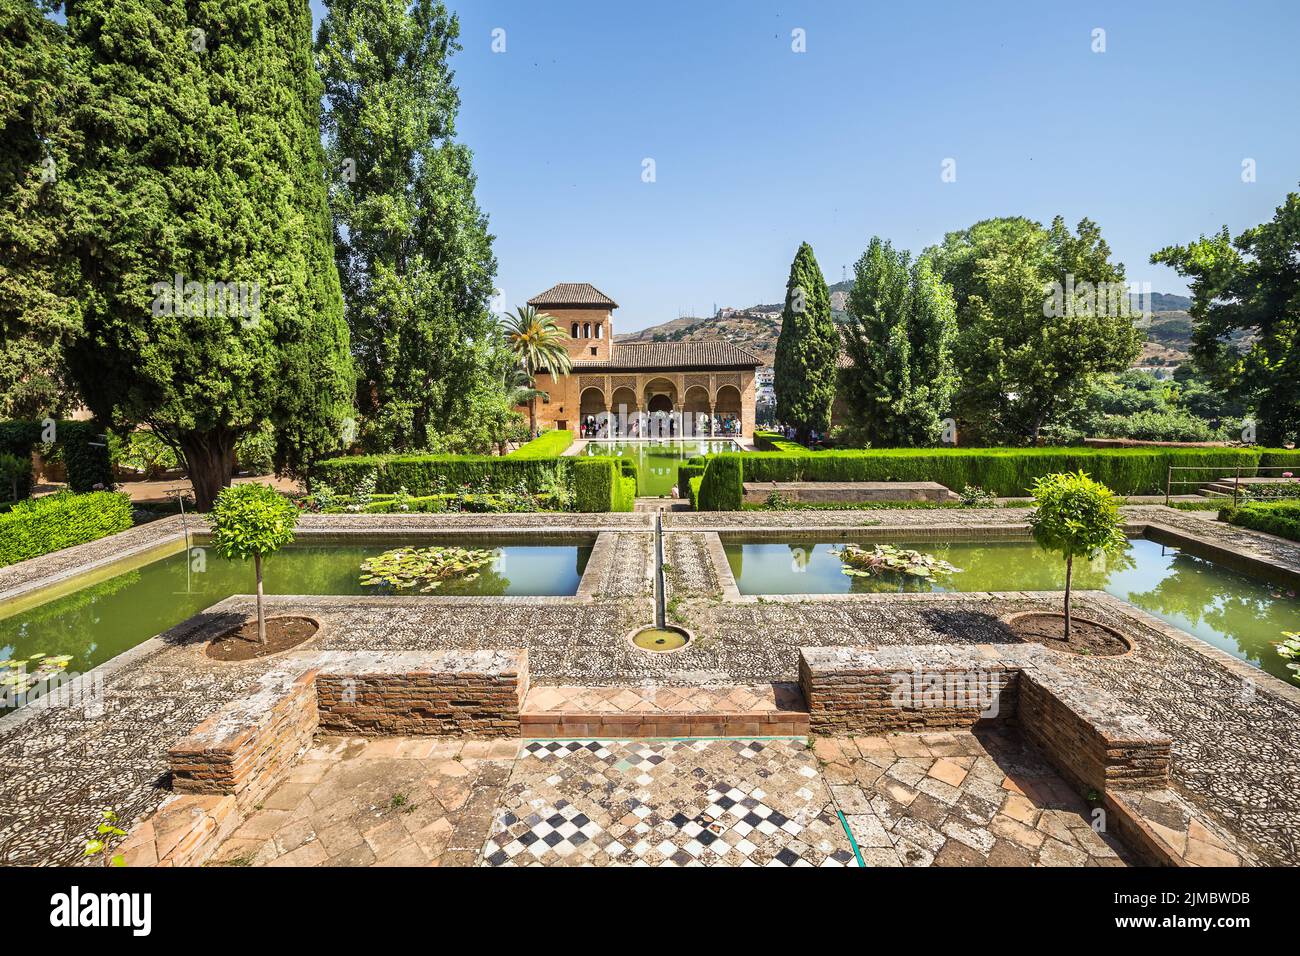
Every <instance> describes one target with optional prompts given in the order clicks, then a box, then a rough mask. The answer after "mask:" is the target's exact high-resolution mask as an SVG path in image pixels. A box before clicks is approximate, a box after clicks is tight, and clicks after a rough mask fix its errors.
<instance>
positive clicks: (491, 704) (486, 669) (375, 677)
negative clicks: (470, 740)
mask: <svg viewBox="0 0 1300 956" xmlns="http://www.w3.org/2000/svg"><path fill="white" fill-rule="evenodd" d="M326 657H327V659H325V660H322V661H321V663H320V665H319V673H318V674H317V676H316V706H317V711H318V713H319V715H320V727H321V730H323V731H327V732H329V733H338V734H358V735H380V736H394V737H396V736H404V737H405V736H445V735H467V736H474V737H518V736H519V735H520V727H519V711H520V708H521V706H522V704H523V700H524V696H525V695H526V694H527V693H528V654H527V652H526V651H522V650H520V651H440V652H437V653H433V654H430V653H427V652H419V651H412V652H400V653H392V652H356V653H345V652H339V653H337V654H329V655H327V656H326Z"/></svg>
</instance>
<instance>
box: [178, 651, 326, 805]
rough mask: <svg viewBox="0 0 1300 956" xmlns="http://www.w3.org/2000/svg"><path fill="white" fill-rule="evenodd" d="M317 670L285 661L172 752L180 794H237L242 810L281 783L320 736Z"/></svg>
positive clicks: (203, 724) (201, 725) (235, 795)
mask: <svg viewBox="0 0 1300 956" xmlns="http://www.w3.org/2000/svg"><path fill="white" fill-rule="evenodd" d="M315 677H316V672H315V670H314V669H311V668H304V667H303V666H302V665H301V664H292V663H286V664H282V665H280V666H279V667H277V668H276V669H275V670H272V671H269V672H268V673H266V674H265V675H263V676H262V677H261V678H260V679H259V681H258V684H257V687H256V689H255V690H254V691H253V692H252V693H251V694H249V695H248V696H246V697H241V698H239V699H237V700H234V701H231V702H230V703H228V704H226V706H225V707H223V708H222V709H221V710H219V711H217V713H216V714H214V715H213V716H211V717H209V718H208V719H207V720H205V721H204V722H203V723H201V724H199V726H198V727H196V728H194V730H193V732H192V733H191V734H190V735H189V736H188V737H186V738H185V739H183V740H181V741H179V742H178V743H176V744H175V745H174V746H173V747H172V748H171V751H170V752H169V762H170V765H171V772H172V789H173V790H174V791H175V792H177V793H191V794H196V793H206V794H233V795H234V797H235V800H236V802H237V803H238V804H239V807H240V809H242V810H247V809H248V808H249V807H251V806H253V805H255V804H257V803H258V802H260V800H261V798H262V797H264V796H265V795H266V794H267V793H269V792H270V791H271V789H272V788H274V787H275V785H276V784H277V783H279V782H280V779H281V777H282V776H283V775H284V773H285V772H286V771H287V770H288V769H289V767H290V766H292V764H293V762H294V761H295V760H296V759H297V758H298V755H299V754H301V753H302V752H303V751H304V750H306V749H307V748H308V747H309V746H310V745H311V741H312V737H313V736H314V735H315V733H316V727H317V719H316V689H315Z"/></svg>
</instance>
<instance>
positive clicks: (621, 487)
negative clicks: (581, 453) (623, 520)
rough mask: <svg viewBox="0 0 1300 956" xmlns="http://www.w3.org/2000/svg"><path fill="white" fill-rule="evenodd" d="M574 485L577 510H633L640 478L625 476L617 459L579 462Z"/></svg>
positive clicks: (597, 458) (576, 466)
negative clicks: (637, 482)
mask: <svg viewBox="0 0 1300 956" xmlns="http://www.w3.org/2000/svg"><path fill="white" fill-rule="evenodd" d="M573 485H574V500H575V501H574V510H575V511H582V512H588V513H598V512H605V511H631V510H632V509H633V508H634V507H635V506H636V478H635V477H629V476H628V475H626V474H624V473H623V469H622V467H621V466H620V465H619V460H618V459H617V458H603V457H594V456H593V457H590V458H579V459H577V462H576V463H575V465H574V468H573Z"/></svg>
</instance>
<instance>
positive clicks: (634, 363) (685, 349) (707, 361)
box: [573, 340, 763, 370]
mask: <svg viewBox="0 0 1300 956" xmlns="http://www.w3.org/2000/svg"><path fill="white" fill-rule="evenodd" d="M612 352H613V357H612V358H610V359H608V360H605V359H579V360H578V361H575V362H574V363H573V367H574V368H575V369H586V370H591V369H619V370H624V369H626V370H632V369H705V368H755V367H757V366H759V365H762V364H763V360H762V359H761V358H759V357H758V356H757V355H755V354H754V353H753V352H750V351H748V350H747V349H742V348H740V347H739V346H736V345H732V344H731V343H730V342H723V341H720V340H719V341H703V342H629V343H627V344H622V343H618V342H615V343H614V344H613V347H612Z"/></svg>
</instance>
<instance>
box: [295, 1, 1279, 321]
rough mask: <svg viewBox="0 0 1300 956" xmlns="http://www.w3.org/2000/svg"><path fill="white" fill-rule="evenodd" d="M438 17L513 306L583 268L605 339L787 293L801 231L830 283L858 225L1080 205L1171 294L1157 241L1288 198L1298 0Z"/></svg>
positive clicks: (712, 7)
mask: <svg viewBox="0 0 1300 956" xmlns="http://www.w3.org/2000/svg"><path fill="white" fill-rule="evenodd" d="M312 2H313V8H314V9H315V10H316V12H317V15H318V17H319V15H320V14H321V11H322V9H323V6H324V4H323V3H322V0H312ZM450 6H451V7H452V9H454V10H455V11H456V12H457V13H458V14H459V16H460V20H461V40H462V44H463V46H464V50H463V52H461V53H460V54H458V55H457V56H456V57H455V59H454V60H453V64H454V67H455V70H456V82H457V84H458V86H459V88H460V91H461V97H462V100H463V106H462V109H461V114H460V120H459V126H460V130H459V132H460V138H461V139H462V140H463V141H464V142H466V143H468V144H469V146H470V147H471V148H472V149H473V150H474V154H475V169H476V171H477V173H478V177H479V188H478V195H479V201H480V203H481V204H482V206H483V208H484V209H485V210H486V211H487V213H488V215H489V217H490V220H491V227H492V231H493V233H494V234H495V235H496V237H497V240H496V250H497V256H498V258H499V261H500V273H499V279H498V282H499V284H500V286H501V288H502V290H503V292H504V293H505V297H506V301H507V303H508V304H509V305H510V306H512V307H513V306H514V305H516V304H522V302H523V301H524V300H525V299H527V298H528V297H529V296H530V295H533V294H535V293H537V292H539V291H541V290H542V289H545V288H547V287H548V286H550V285H551V284H553V283H555V282H576V281H589V282H592V283H594V284H595V285H597V286H599V287H600V288H601V289H602V290H603V291H605V292H606V293H608V294H609V295H611V296H613V297H614V298H615V299H616V300H617V301H618V302H619V304H620V306H621V308H620V309H619V311H618V312H616V313H615V321H616V323H617V325H616V327H617V328H618V329H619V330H622V331H630V330H633V329H637V328H641V327H644V326H646V325H651V324H654V323H657V322H662V321H665V320H668V319H672V318H675V317H676V316H677V315H679V314H681V313H683V312H685V313H692V314H708V313H710V312H711V310H712V308H713V306H714V304H715V303H716V304H717V305H719V306H722V305H731V306H745V305H752V304H755V303H757V302H775V301H779V300H780V299H781V297H782V295H783V292H784V286H785V278H786V273H787V271H788V269H789V264H790V260H791V259H792V257H793V256H794V252H795V250H796V248H797V247H798V245H799V243H800V242H801V241H805V240H806V241H808V242H810V243H811V244H812V246H813V248H814V250H815V251H816V253H817V256H818V259H819V261H820V263H821V266H822V270H823V271H824V272H825V274H826V277H827V279H828V281H832V282H833V281H837V280H838V279H839V278H840V277H841V274H842V268H844V267H848V268H849V270H850V274H851V269H852V263H853V261H854V260H855V259H856V258H857V257H858V256H859V255H860V254H861V252H862V251H863V249H864V248H865V247H866V245H867V242H868V240H869V239H870V238H871V236H872V235H875V234H879V235H881V236H883V237H885V238H888V239H890V240H892V241H893V242H894V244H895V245H896V246H902V247H905V248H910V249H912V250H914V251H919V250H920V249H921V248H922V247H923V246H926V245H928V244H930V243H933V242H936V241H938V240H939V239H941V238H942V236H943V234H944V233H945V232H947V231H949V230H953V229H959V228H962V227H964V226H967V225H969V224H971V223H973V222H975V221H977V220H979V219H982V218H986V217H989V216H997V215H1016V214H1019V215H1025V216H1030V217H1033V218H1035V219H1039V220H1041V221H1044V222H1046V221H1049V220H1050V219H1051V217H1052V216H1053V215H1055V214H1056V213H1060V214H1062V215H1064V216H1065V217H1066V219H1067V220H1068V221H1069V222H1070V224H1071V225H1072V226H1073V224H1074V223H1075V222H1077V220H1078V219H1079V218H1081V217H1083V216H1088V217H1090V218H1092V219H1094V220H1096V221H1097V222H1098V223H1099V224H1100V225H1101V228H1102V231H1103V235H1105V236H1106V238H1107V239H1108V241H1109V242H1110V245H1111V247H1112V249H1113V250H1114V253H1115V256H1116V258H1118V259H1119V260H1120V261H1122V262H1123V263H1124V264H1125V265H1126V266H1127V268H1128V276H1129V279H1130V280H1131V281H1149V282H1151V283H1152V288H1153V290H1154V291H1172V292H1181V291H1184V290H1185V286H1184V285H1183V284H1182V283H1181V282H1180V280H1179V279H1178V278H1177V276H1175V275H1174V274H1173V273H1172V272H1171V271H1169V270H1168V269H1166V268H1165V267H1162V266H1152V265H1149V264H1148V263H1147V258H1148V256H1149V255H1150V253H1151V252H1152V251H1153V250H1155V249H1157V248H1160V247H1161V246H1164V245H1167V244H1170V243H1175V242H1185V241H1188V240H1191V239H1194V238H1195V237H1196V236H1198V235H1200V234H1201V233H1206V232H1213V231H1216V230H1217V229H1218V228H1219V227H1220V226H1221V225H1222V224H1225V223H1226V224H1227V225H1228V226H1229V227H1230V228H1231V229H1232V230H1233V231H1234V232H1236V231H1238V230H1240V229H1242V228H1244V227H1246V226H1250V225H1253V224H1256V223H1258V222H1261V221H1263V220H1265V219H1268V218H1270V217H1271V215H1272V212H1273V210H1274V208H1275V207H1276V206H1277V205H1278V204H1279V203H1280V202H1281V201H1282V199H1283V197H1284V196H1285V194H1286V193H1287V192H1288V191H1294V190H1296V189H1297V188H1300V187H1298V186H1297V184H1298V183H1300V122H1297V117H1298V116H1300V110H1298V109H1297V106H1296V99H1295V98H1296V91H1297V90H1300V57H1296V56H1295V51H1294V42H1295V38H1296V36H1297V35H1300V4H1297V3H1295V2H1294V0H1279V2H1253V3H1231V4H1228V3H1222V2H1218V3H1206V2H1200V0H1182V2H1177V3H1163V2H1161V3H1156V2H1144V3H1140V4H1137V3H1131V2H1130V3H1069V4H1066V3H1043V2H1041V0H1040V2H1038V3H1028V2H1026V3H994V2H990V3H988V4H975V3H941V2H935V0H930V2H925V3H901V2H892V3H868V2H862V0H858V2H848V0H844V2H841V0H818V2H765V0H697V2H694V3H688V2H665V0H661V2H657V3H652V4H642V3H625V2H615V0H604V2H589V0H552V2H545V3H541V2H536V0H531V2H530V0H474V2H452V3H451V4H450ZM498 28H500V29H502V30H504V31H505V41H506V50H505V52H504V53H494V52H493V51H492V46H491V45H492V31H493V30H494V29H498ZM796 28H799V29H802V30H804V31H805V35H806V46H807V49H806V52H803V53H795V52H793V51H792V49H791V44H792V39H791V31H792V30H794V29H796ZM1095 28H1102V29H1104V30H1105V45H1106V50H1105V52H1104V53H1094V52H1093V50H1092V46H1093V36H1092V34H1093V30H1094V29H1095ZM646 158H650V159H653V160H654V162H655V176H656V181H655V182H653V183H647V182H643V181H642V168H643V167H642V163H643V160H644V159H646ZM949 158H951V159H954V160H955V161H956V181H955V182H949V183H945V182H943V181H942V180H941V175H940V174H941V164H942V163H943V161H944V160H945V159H949ZM1247 158H1250V159H1253V160H1255V163H1256V181H1255V182H1253V183H1249V184H1247V183H1243V182H1242V161H1243V160H1244V159H1247Z"/></svg>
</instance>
